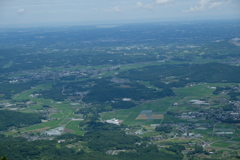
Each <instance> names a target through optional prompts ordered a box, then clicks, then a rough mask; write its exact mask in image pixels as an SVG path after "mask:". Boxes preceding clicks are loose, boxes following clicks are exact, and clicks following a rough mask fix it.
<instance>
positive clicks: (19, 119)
mask: <svg viewBox="0 0 240 160" xmlns="http://www.w3.org/2000/svg"><path fill="white" fill-rule="evenodd" d="M41 118H43V117H42V116H41V115H39V114H30V113H21V112H15V111H8V110H0V131H4V130H7V129H8V128H9V127H13V126H14V127H21V126H24V125H34V124H37V123H40V122H41Z"/></svg>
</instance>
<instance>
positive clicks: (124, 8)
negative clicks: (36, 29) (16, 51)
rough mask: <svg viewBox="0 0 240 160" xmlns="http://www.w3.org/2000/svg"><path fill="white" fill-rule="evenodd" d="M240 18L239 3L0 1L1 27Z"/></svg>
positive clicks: (221, 0) (208, 0)
mask: <svg viewBox="0 0 240 160" xmlns="http://www.w3.org/2000/svg"><path fill="white" fill-rule="evenodd" d="M232 18H240V0H0V26H11V25H12V26H22V25H32V24H34V25H53V24H83V25H84V24H114V23H130V22H148V21H149V22H150V21H152V22H157V21H179V20H180V21H188V20H204V19H232Z"/></svg>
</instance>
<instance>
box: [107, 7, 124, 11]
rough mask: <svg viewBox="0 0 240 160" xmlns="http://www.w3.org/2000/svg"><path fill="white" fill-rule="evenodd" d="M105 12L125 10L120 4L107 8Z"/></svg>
mask: <svg viewBox="0 0 240 160" xmlns="http://www.w3.org/2000/svg"><path fill="white" fill-rule="evenodd" d="M105 12H123V10H121V8H120V6H115V7H110V8H109V9H106V10H105Z"/></svg>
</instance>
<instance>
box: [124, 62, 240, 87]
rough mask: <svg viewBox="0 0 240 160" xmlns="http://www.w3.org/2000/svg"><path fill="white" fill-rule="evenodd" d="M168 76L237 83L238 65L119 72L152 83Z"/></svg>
mask: <svg viewBox="0 0 240 160" xmlns="http://www.w3.org/2000/svg"><path fill="white" fill-rule="evenodd" d="M169 76H176V77H177V79H178V80H181V81H183V82H207V83H221V82H224V83H235V82H236V83H239V82H240V67H238V66H231V65H228V64H223V63H206V64H187V65H186V64H184V65H162V66H148V67H143V68H141V69H132V70H129V71H126V72H122V73H120V74H119V77H121V78H128V79H132V80H144V81H150V82H151V83H152V84H156V83H159V79H161V80H163V81H164V79H165V78H166V77H169ZM168 85H172V84H171V83H170V84H168ZM172 87H175V86H172Z"/></svg>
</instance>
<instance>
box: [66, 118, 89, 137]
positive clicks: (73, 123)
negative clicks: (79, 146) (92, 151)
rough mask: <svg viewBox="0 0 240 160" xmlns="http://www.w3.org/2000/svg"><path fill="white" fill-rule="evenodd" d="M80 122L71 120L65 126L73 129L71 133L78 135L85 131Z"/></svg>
mask: <svg viewBox="0 0 240 160" xmlns="http://www.w3.org/2000/svg"><path fill="white" fill-rule="evenodd" d="M79 122H80V121H71V122H69V123H68V124H67V125H66V126H65V128H66V129H70V130H72V131H73V132H70V133H74V134H77V135H84V133H85V132H84V131H83V130H82V129H81V128H79V127H78V125H79Z"/></svg>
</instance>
